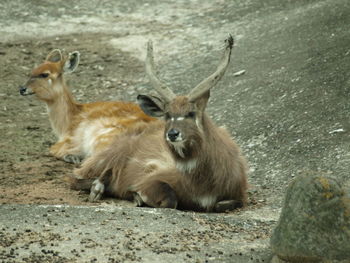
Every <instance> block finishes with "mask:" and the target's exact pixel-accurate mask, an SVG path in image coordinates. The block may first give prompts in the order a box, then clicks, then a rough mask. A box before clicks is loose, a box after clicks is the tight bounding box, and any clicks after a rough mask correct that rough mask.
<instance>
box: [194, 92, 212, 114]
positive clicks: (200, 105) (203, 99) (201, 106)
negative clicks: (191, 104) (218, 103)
mask: <svg viewBox="0 0 350 263" xmlns="http://www.w3.org/2000/svg"><path fill="white" fill-rule="evenodd" d="M209 97H210V90H208V91H207V92H205V93H203V95H202V96H200V97H199V98H198V99H196V101H195V104H196V106H197V109H198V110H200V111H204V110H205V108H206V107H207V103H208V100H209Z"/></svg>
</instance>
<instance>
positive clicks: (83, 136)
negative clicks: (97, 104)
mask: <svg viewBox="0 0 350 263" xmlns="http://www.w3.org/2000/svg"><path fill="white" fill-rule="evenodd" d="M109 123H110V121H109V120H108V119H106V118H100V119H96V120H93V121H91V120H86V121H83V122H81V123H80V125H79V128H78V129H77V130H76V131H75V134H74V140H76V141H78V143H77V145H81V151H82V152H83V153H84V154H85V155H86V156H90V155H92V154H93V153H94V151H95V147H96V146H97V143H98V142H99V141H98V140H97V138H98V137H99V136H101V135H105V134H108V133H113V132H115V129H116V128H114V127H108V128H105V127H106V126H107V125H106V124H109ZM100 140H101V139H100ZM101 141H102V140H101Z"/></svg>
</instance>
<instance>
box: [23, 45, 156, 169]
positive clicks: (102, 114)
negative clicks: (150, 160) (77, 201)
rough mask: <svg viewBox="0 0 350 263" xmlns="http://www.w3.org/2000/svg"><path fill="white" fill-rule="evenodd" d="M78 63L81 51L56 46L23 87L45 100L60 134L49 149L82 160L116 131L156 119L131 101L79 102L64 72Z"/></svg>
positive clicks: (68, 159)
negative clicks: (71, 90) (65, 52)
mask: <svg viewBox="0 0 350 263" xmlns="http://www.w3.org/2000/svg"><path fill="white" fill-rule="evenodd" d="M78 64H79V52H77V51H75V52H72V53H70V54H69V55H68V56H63V55H62V53H61V51H60V50H58V49H55V50H53V51H51V52H50V53H49V54H48V56H47V57H46V60H45V61H44V63H43V64H41V65H39V66H38V67H36V68H35V69H34V70H33V71H32V73H31V76H30V78H29V80H28V81H27V83H26V84H25V85H24V86H21V87H20V94H21V95H31V94H35V95H36V96H37V98H38V99H39V100H41V101H43V102H45V103H46V106H47V110H48V114H49V119H50V122H51V127H52V129H53V131H54V132H55V134H56V135H57V137H58V142H57V143H56V144H54V145H53V146H52V147H51V148H50V153H51V154H52V155H53V156H55V157H57V158H59V159H63V160H64V161H66V162H70V163H79V162H80V161H81V160H82V159H84V158H85V157H87V156H91V155H92V154H94V153H96V152H98V151H100V150H102V149H104V148H105V147H106V146H107V145H109V144H110V143H111V141H112V140H113V138H114V137H115V136H116V135H117V134H120V133H121V132H123V131H125V130H127V129H129V128H131V127H134V126H139V125H141V126H142V124H143V123H148V122H150V121H152V120H155V119H154V118H152V117H149V116H147V115H146V114H144V112H143V111H142V110H141V109H140V107H139V106H138V105H137V104H135V103H131V102H93V103H87V104H79V103H77V102H76V101H75V100H74V98H73V96H72V94H71V92H70V90H69V88H68V87H67V85H66V83H65V80H64V77H63V74H64V73H71V72H73V71H74V70H75V69H76V68H77V66H78Z"/></svg>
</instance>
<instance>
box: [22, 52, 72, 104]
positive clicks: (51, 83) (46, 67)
mask: <svg viewBox="0 0 350 263" xmlns="http://www.w3.org/2000/svg"><path fill="white" fill-rule="evenodd" d="M78 63H79V52H77V51H76V52H73V53H71V54H69V56H68V57H66V58H63V57H62V54H61V51H60V50H58V49H55V50H53V51H52V52H50V53H49V55H48V56H47V58H46V60H45V61H44V63H42V64H41V65H39V66H38V67H36V68H35V69H33V71H32V73H31V75H30V77H29V80H28V81H27V82H26V83H25V84H24V85H23V86H20V87H19V92H20V94H21V95H23V96H26V95H32V94H35V95H36V96H37V97H38V98H39V99H40V100H43V101H46V102H49V101H52V100H54V99H55V98H56V97H57V95H58V94H59V93H60V90H61V89H62V85H63V83H62V81H63V79H62V74H63V73H64V72H73V71H74V70H75V69H76V67H77V65H78Z"/></svg>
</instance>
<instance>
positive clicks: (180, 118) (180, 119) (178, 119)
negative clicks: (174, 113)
mask: <svg viewBox="0 0 350 263" xmlns="http://www.w3.org/2000/svg"><path fill="white" fill-rule="evenodd" d="M184 119H185V117H177V118H176V120H177V121H183V120H184Z"/></svg>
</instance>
